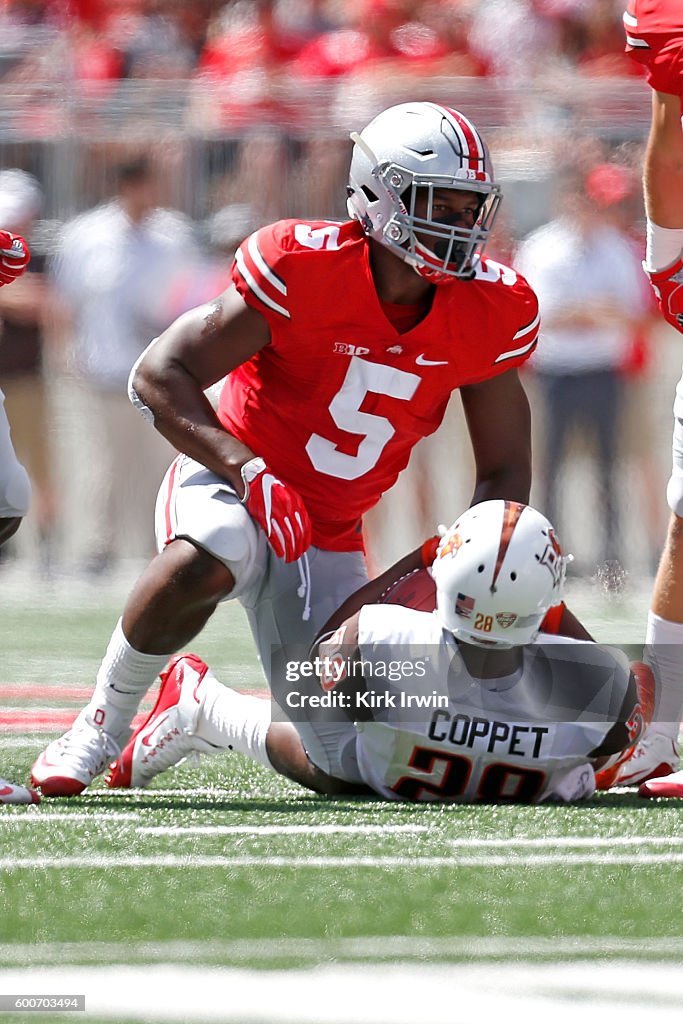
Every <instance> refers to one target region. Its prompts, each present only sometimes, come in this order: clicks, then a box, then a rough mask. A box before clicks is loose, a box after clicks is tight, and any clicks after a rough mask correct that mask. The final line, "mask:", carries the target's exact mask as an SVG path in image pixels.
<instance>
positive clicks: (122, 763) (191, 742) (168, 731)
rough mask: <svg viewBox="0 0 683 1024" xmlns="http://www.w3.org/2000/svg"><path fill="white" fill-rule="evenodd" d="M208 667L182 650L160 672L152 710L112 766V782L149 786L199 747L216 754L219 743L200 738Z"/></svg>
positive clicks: (121, 785)
mask: <svg viewBox="0 0 683 1024" xmlns="http://www.w3.org/2000/svg"><path fill="white" fill-rule="evenodd" d="M208 671H209V666H208V665H207V664H206V662H204V661H202V659H201V658H200V657H198V656H197V655H196V654H179V655H177V656H176V657H175V658H173V659H172V660H171V661H170V662H169V664H168V667H167V668H166V669H165V671H163V672H162V673H161V688H160V690H159V696H158V697H157V702H156V704H155V705H154V707H153V708H152V711H151V712H150V714H149V716H148V717H147V719H146V720H145V721H144V722H143V724H142V725H141V726H140V728H139V729H137V730H136V731H135V732H134V733H133V735H132V736H131V738H130V740H129V741H128V743H127V744H126V746H125V747H124V749H123V750H122V751H121V754H120V756H119V757H118V758H117V760H116V761H114V763H113V764H112V765H110V768H111V772H110V774H109V775H108V776H107V785H108V786H110V787H111V788H112V789H128V788H138V787H139V788H144V787H145V786H147V785H149V783H150V782H151V781H152V779H153V778H154V777H155V775H160V774H161V772H165V771H166V769H167V768H172V767H173V765H176V764H178V763H179V762H180V761H183V760H185V758H186V757H188V756H189V755H190V754H192V753H193V752H194V751H200V752H202V753H212V754H215V753H216V751H217V748H216V747H214V746H212V744H211V743H207V742H206V740H202V739H200V738H199V737H198V736H195V730H196V727H197V721H198V719H199V715H200V713H201V710H202V705H203V702H204V693H205V690H206V687H205V686H203V685H202V684H203V683H204V679H205V677H206V674H207V672H208ZM211 678H213V677H212V676H211Z"/></svg>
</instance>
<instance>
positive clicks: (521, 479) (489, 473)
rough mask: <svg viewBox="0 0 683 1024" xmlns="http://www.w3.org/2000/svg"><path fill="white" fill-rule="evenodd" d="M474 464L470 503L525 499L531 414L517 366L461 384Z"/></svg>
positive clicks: (527, 495) (528, 466)
mask: <svg viewBox="0 0 683 1024" xmlns="http://www.w3.org/2000/svg"><path fill="white" fill-rule="evenodd" d="M460 393H461V396H462V403H463V408H464V410H465V417H466V419H467V425H468V427H469V431H470V438H471V440H472V448H473V450H474V458H475V464H476V473H477V476H476V483H475V488H474V494H473V496H472V504H473V505H475V504H477V502H480V501H489V500H490V499H494V498H503V499H506V500H510V501H520V502H522V503H523V504H525V505H526V504H528V502H529V492H530V490H531V413H530V411H529V402H528V400H527V397H526V394H525V392H524V388H523V387H522V384H521V382H520V380H519V377H518V375H517V371H516V370H508V371H507V373H503V374H501V375H500V376H499V377H494V378H493V379H491V380H487V381H483V382H482V383H481V384H471V385H468V386H467V387H464V388H461V392H460Z"/></svg>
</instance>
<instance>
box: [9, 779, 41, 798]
mask: <svg viewBox="0 0 683 1024" xmlns="http://www.w3.org/2000/svg"><path fill="white" fill-rule="evenodd" d="M39 803H40V796H39V795H38V793H36V791H35V789H29V788H28V786H16V785H15V784H14V783H13V782H8V781H7V779H0V804H39Z"/></svg>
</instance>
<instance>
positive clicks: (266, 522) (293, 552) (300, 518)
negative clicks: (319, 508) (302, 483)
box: [242, 458, 311, 562]
mask: <svg viewBox="0 0 683 1024" xmlns="http://www.w3.org/2000/svg"><path fill="white" fill-rule="evenodd" d="M242 479H243V480H244V497H243V498H242V504H243V505H245V506H246V507H247V509H248V511H249V513H250V515H252V516H253V518H254V519H255V520H256V522H257V523H258V524H259V526H260V527H261V528H262V529H263V531H264V532H265V535H266V537H267V538H268V543H269V544H270V546H271V547H272V549H273V551H274V552H275V554H276V555H277V556H278V558H284V560H285V562H294V561H295V560H296V559H297V558H301V556H302V555H303V553H304V551H306V550H307V549H308V548H309V547H310V546H311V520H310V519H309V518H308V512H307V511H306V506H305V505H304V503H303V501H302V500H301V497H300V495H299V494H297V492H296V491H295V490H294V489H293V488H292V487H289V486H288V485H287V484H285V483H283V482H282V480H278V478H277V477H276V476H275V475H274V474H273V473H272V471H271V470H270V469H268V467H267V466H266V464H265V462H264V461H263V459H260V458H255V459H250V460H249V462H245V463H244V465H243V466H242Z"/></svg>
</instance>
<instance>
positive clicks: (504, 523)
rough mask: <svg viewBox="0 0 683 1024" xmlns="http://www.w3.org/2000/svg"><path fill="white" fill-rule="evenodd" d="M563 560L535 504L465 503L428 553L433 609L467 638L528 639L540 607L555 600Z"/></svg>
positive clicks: (504, 643) (501, 642)
mask: <svg viewBox="0 0 683 1024" xmlns="http://www.w3.org/2000/svg"><path fill="white" fill-rule="evenodd" d="M569 560H570V559H569V558H568V557H567V556H565V555H564V554H563V553H562V549H561V547H560V545H559V542H558V540H557V537H556V536H555V531H554V530H553V527H552V526H551V524H550V523H549V521H548V520H547V519H546V517H545V516H544V515H541V513H540V512H537V511H536V509H534V508H531V507H530V506H529V505H521V504H519V503H518V502H516V501H502V500H496V501H483V502H481V504H479V505H473V506H472V508H470V509H468V510H467V511H466V512H464V513H463V514H462V515H461V516H460V518H459V519H458V520H456V522H455V523H454V524H453V526H452V527H451V528H450V530H448V532H447V533H446V534H445V536H444V537H443V539H442V541H441V544H440V545H439V549H438V551H437V554H436V558H435V559H434V563H433V565H432V568H431V573H432V576H433V578H434V582H435V583H436V615H437V617H438V619H439V621H440V622H441V624H442V626H443V627H444V628H445V629H447V630H449V631H450V632H451V633H453V634H454V636H455V637H456V638H457V639H458V640H462V641H464V642H465V643H468V644H476V645H478V646H486V647H491V646H493V647H516V646H518V645H520V644H528V643H531V641H532V640H533V639H534V638H535V637H536V635H537V633H538V631H539V629H540V626H541V623H542V621H543V619H544V617H545V614H546V612H547V611H548V610H549V609H550V608H552V607H553V606H554V605H556V604H559V603H560V601H561V600H562V587H563V585H564V577H565V571H566V565H567V562H568V561H569Z"/></svg>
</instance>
